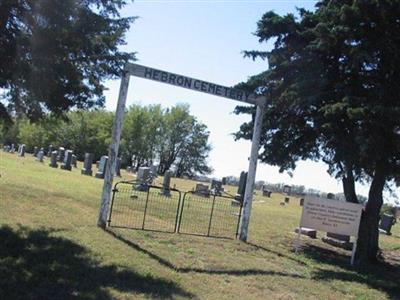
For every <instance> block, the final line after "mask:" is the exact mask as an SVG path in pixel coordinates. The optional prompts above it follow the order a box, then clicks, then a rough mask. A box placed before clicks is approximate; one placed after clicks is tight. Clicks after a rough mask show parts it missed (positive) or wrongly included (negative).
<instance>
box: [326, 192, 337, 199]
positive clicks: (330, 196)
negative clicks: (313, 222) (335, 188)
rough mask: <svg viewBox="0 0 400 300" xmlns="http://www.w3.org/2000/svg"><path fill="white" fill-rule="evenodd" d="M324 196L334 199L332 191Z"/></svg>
mask: <svg viewBox="0 0 400 300" xmlns="http://www.w3.org/2000/svg"><path fill="white" fill-rule="evenodd" d="M326 198H327V199H330V200H334V199H335V194H333V193H328V194H326Z"/></svg>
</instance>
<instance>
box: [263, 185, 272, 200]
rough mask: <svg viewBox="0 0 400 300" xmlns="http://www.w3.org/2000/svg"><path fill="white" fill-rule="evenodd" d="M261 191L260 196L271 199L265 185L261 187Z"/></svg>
mask: <svg viewBox="0 0 400 300" xmlns="http://www.w3.org/2000/svg"><path fill="white" fill-rule="evenodd" d="M261 191H262V195H263V196H264V197H268V198H271V194H272V192H271V191H270V190H269V189H268V186H267V185H265V184H264V185H263V186H262V187H261Z"/></svg>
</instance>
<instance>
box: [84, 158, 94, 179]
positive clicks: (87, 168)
mask: <svg viewBox="0 0 400 300" xmlns="http://www.w3.org/2000/svg"><path fill="white" fill-rule="evenodd" d="M92 165H93V153H85V161H84V163H83V168H82V170H81V174H82V175H88V176H92V175H93V171H92Z"/></svg>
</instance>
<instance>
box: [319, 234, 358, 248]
mask: <svg viewBox="0 0 400 300" xmlns="http://www.w3.org/2000/svg"><path fill="white" fill-rule="evenodd" d="M322 241H323V242H325V243H327V244H329V245H332V246H335V247H339V248H342V249H346V250H351V249H352V248H353V243H350V236H349V235H343V234H337V233H332V232H327V233H326V237H323V238H322Z"/></svg>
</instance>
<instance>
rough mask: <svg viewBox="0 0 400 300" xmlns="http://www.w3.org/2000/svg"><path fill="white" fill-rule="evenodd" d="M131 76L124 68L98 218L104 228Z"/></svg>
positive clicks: (100, 225)
mask: <svg viewBox="0 0 400 300" xmlns="http://www.w3.org/2000/svg"><path fill="white" fill-rule="evenodd" d="M129 78H130V74H129V72H128V71H127V70H126V68H124V71H123V74H122V78H121V85H120V88H119V96H118V103H117V110H116V113H115V119H114V124H113V128H112V135H111V145H110V148H109V152H108V162H107V168H106V173H105V175H104V184H103V193H102V195H101V205H100V212H99V218H98V220H97V226H99V227H101V228H103V229H104V228H106V226H107V218H108V213H109V209H110V198H111V189H112V184H113V177H114V170H115V165H116V162H117V156H118V148H119V142H120V138H121V131H122V122H123V119H124V113H125V103H126V98H127V96H128V86H129Z"/></svg>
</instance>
